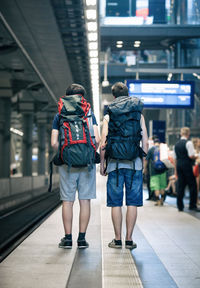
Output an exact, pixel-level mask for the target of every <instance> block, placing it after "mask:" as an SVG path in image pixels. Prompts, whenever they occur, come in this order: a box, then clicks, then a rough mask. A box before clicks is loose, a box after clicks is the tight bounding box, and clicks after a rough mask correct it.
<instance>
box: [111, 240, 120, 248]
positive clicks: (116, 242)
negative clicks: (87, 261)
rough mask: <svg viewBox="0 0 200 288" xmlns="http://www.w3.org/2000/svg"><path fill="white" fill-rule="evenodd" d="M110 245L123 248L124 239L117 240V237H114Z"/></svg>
mask: <svg viewBox="0 0 200 288" xmlns="http://www.w3.org/2000/svg"><path fill="white" fill-rule="evenodd" d="M108 247H110V248H117V249H120V248H122V241H121V240H115V239H113V240H112V241H111V242H110V243H109V244H108Z"/></svg>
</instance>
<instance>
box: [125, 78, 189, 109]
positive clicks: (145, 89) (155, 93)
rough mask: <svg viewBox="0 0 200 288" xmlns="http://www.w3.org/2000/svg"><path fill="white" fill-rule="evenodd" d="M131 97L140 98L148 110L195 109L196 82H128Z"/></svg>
mask: <svg viewBox="0 0 200 288" xmlns="http://www.w3.org/2000/svg"><path fill="white" fill-rule="evenodd" d="M127 87H128V90H129V95H130V96H135V97H139V98H141V99H142V100H143V102H144V107H146V108H148V107H149V108H194V82H192V81H191V82H189V81H180V82H179V81H177V82H174V81H172V82H168V81H166V82H159V81H156V82H150V81H134V80H127Z"/></svg>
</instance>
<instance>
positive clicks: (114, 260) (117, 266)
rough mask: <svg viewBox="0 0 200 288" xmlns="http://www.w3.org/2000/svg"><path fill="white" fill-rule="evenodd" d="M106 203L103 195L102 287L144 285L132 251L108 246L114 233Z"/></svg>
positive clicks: (137, 286)
mask: <svg viewBox="0 0 200 288" xmlns="http://www.w3.org/2000/svg"><path fill="white" fill-rule="evenodd" d="M102 186H103V185H102ZM104 191H105V190H104ZM105 205H106V204H105V199H104V196H102V205H101V237H102V287H103V288H110V287H114V288H118V287H120V288H127V287H131V288H133V287H134V288H140V287H143V285H142V282H141V280H140V277H139V274H138V271H137V268H136V265H135V263H134V260H133V257H132V255H131V252H130V251H129V250H127V249H125V247H123V248H122V249H113V248H109V247H108V243H109V242H110V241H111V240H112V239H113V238H114V237H113V235H114V234H113V228H112V221H111V215H110V208H107V207H106V206H105ZM123 244H124V243H123Z"/></svg>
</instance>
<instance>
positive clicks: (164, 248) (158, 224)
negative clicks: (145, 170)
mask: <svg viewBox="0 0 200 288" xmlns="http://www.w3.org/2000/svg"><path fill="white" fill-rule="evenodd" d="M145 198H147V196H146V192H145V191H144V206H143V207H141V208H138V218H137V223H136V227H135V229H134V232H133V240H134V241H135V242H136V243H137V248H136V249H134V250H132V251H131V250H128V249H125V247H124V236H125V217H123V248H122V249H112V248H109V247H108V243H109V242H110V241H111V240H112V239H113V238H114V233H113V227H112V221H111V211H110V208H107V207H106V200H105V199H106V178H105V177H102V176H99V175H98V176H97V199H96V200H93V201H92V206H91V207H92V209H91V219H90V223H89V226H88V231H87V234H86V239H87V241H88V242H89V248H88V249H77V242H76V241H77V235H78V217H79V204H78V201H76V202H75V205H74V215H73V247H72V249H62V248H58V243H59V241H60V239H61V238H62V237H63V236H64V231H63V225H62V213H61V207H60V206H59V207H58V208H57V209H56V210H55V211H54V212H53V214H51V215H50V216H49V217H48V218H47V219H46V220H45V221H44V222H43V223H41V224H40V226H39V227H38V228H37V229H35V230H34V231H33V232H32V233H31V234H30V235H29V236H28V237H27V238H26V239H24V240H23V242H22V243H21V244H20V245H19V246H18V247H17V248H16V249H14V250H13V251H12V252H11V253H10V254H9V255H8V256H7V257H6V258H5V259H4V260H3V261H2V262H1V263H0V287H1V288H13V287H15V288H44V287H45V288H46V287H48V288H65V287H67V288H68V287H69V288H79V287H80V288H86V287H87V288H93V287H95V288H100V287H103V288H110V287H112V288H128V287H132V288H140V287H144V288H177V287H178V288H199V287H200V219H199V218H198V217H199V215H196V214H197V213H195V212H191V213H189V212H188V211H187V209H186V210H185V212H178V210H177V208H176V206H175V200H176V199H175V198H174V199H169V201H168V198H169V197H168V198H167V199H166V202H165V204H164V206H162V207H157V206H154V202H153V201H146V200H145ZM125 212H126V208H125V207H124V208H123V215H125ZM199 214H200V213H199ZM10 225H12V223H10Z"/></svg>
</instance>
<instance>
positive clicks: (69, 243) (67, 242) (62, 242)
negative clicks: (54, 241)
mask: <svg viewBox="0 0 200 288" xmlns="http://www.w3.org/2000/svg"><path fill="white" fill-rule="evenodd" d="M58 247H59V248H64V249H71V248H72V240H69V239H67V238H65V237H64V238H62V239H61V240H60V243H59V244H58Z"/></svg>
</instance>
